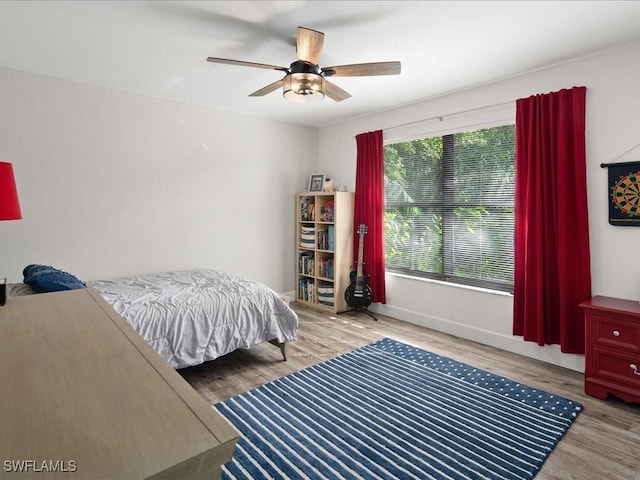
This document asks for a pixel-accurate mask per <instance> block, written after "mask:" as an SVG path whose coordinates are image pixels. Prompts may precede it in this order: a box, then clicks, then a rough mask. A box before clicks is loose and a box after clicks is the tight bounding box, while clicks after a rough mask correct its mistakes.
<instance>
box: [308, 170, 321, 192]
mask: <svg viewBox="0 0 640 480" xmlns="http://www.w3.org/2000/svg"><path fill="white" fill-rule="evenodd" d="M323 185H324V173H314V174H313V175H311V176H310V177H309V188H308V191H309V192H322V186H323Z"/></svg>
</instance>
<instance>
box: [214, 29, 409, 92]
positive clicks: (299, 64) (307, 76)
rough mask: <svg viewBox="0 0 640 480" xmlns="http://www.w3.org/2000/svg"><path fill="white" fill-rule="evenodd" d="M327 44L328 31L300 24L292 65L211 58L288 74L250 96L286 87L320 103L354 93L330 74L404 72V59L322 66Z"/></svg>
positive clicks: (337, 75)
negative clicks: (402, 66)
mask: <svg viewBox="0 0 640 480" xmlns="http://www.w3.org/2000/svg"><path fill="white" fill-rule="evenodd" d="M323 43H324V33H322V32H318V31H316V30H311V29H310V28H305V27H298V34H297V37H296V52H297V55H298V59H297V60H296V61H295V62H293V63H292V64H291V65H290V66H289V67H288V68H287V67H279V66H277V65H267V64H264V63H254V62H244V61H241V60H230V59H227V58H217V57H208V58H207V61H208V62H214V63H226V64H229V65H239V66H244V67H254V68H266V69H269V70H278V71H281V72H284V73H285V76H284V77H283V78H282V79H280V80H278V81H277V82H273V83H271V84H269V85H267V86H266V87H263V88H261V89H260V90H257V91H255V92H253V93H252V94H251V95H249V96H250V97H262V96H264V95H266V94H268V93H271V92H273V91H275V90H277V89H278V88H280V87H282V89H283V95H284V97H285V98H286V99H288V100H293V101H297V102H317V101H319V100H322V99H323V98H324V97H325V95H326V96H328V97H329V98H331V99H332V100H335V101H336V102H341V101H342V100H346V99H347V98H349V97H350V96H351V94H349V93H348V92H346V91H344V90H343V89H342V88H340V87H338V86H337V85H336V84H334V83H332V82H330V81H328V80H327V79H326V77H367V76H373V75H398V74H400V62H374V63H356V64H351V65H337V66H333V67H320V66H319V65H318V62H319V60H320V54H321V53H322V45H323Z"/></svg>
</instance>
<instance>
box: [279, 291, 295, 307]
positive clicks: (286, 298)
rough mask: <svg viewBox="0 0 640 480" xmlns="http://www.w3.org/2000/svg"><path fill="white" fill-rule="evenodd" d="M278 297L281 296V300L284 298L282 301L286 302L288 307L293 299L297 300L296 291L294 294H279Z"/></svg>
mask: <svg viewBox="0 0 640 480" xmlns="http://www.w3.org/2000/svg"><path fill="white" fill-rule="evenodd" d="M278 295H280V298H282V300H284V303H286V304H287V305H289V304H290V303H291V302H292V301H293V299H294V298H296V292H295V290H294V291H292V292H284V293H279V294H278Z"/></svg>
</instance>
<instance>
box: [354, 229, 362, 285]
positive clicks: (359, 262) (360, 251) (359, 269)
mask: <svg viewBox="0 0 640 480" xmlns="http://www.w3.org/2000/svg"><path fill="white" fill-rule="evenodd" d="M363 243H364V233H362V232H360V239H359V241H358V266H357V268H356V276H357V277H362V251H363Z"/></svg>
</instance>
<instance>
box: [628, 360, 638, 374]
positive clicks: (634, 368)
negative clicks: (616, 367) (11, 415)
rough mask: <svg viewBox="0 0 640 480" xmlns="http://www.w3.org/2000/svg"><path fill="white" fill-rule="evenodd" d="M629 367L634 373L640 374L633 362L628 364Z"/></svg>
mask: <svg viewBox="0 0 640 480" xmlns="http://www.w3.org/2000/svg"><path fill="white" fill-rule="evenodd" d="M629 368H631V370H632V371H633V374H634V375H639V376H640V372H639V371H638V367H636V365H635V363H632V364H630V365H629Z"/></svg>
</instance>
